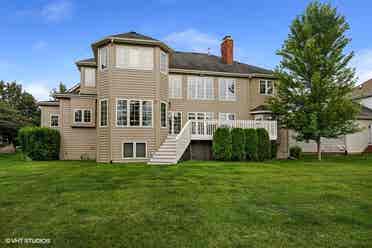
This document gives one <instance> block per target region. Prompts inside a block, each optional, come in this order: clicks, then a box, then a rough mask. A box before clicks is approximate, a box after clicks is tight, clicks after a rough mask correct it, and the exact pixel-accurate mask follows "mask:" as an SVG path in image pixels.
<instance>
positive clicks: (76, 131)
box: [40, 32, 287, 163]
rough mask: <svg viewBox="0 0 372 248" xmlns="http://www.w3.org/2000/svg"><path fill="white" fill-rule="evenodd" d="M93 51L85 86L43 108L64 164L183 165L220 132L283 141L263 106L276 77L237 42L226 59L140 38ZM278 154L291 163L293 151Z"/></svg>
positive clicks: (227, 41)
mask: <svg viewBox="0 0 372 248" xmlns="http://www.w3.org/2000/svg"><path fill="white" fill-rule="evenodd" d="M92 51H93V55H94V57H93V58H89V59H84V60H80V61H78V62H76V65H77V67H78V69H79V71H80V72H81V78H80V83H79V84H77V85H76V86H74V87H73V88H72V89H70V90H69V91H68V92H67V93H65V94H57V95H56V98H57V100H56V101H52V102H50V101H48V102H40V107H41V111H42V118H41V120H42V121H41V123H42V124H41V125H42V126H48V127H54V128H58V129H59V130H60V132H61V137H62V139H61V147H62V149H61V154H60V158H61V159H83V158H89V159H96V160H97V161H98V162H133V161H151V162H152V163H176V162H177V161H178V160H179V159H180V158H181V157H182V156H184V157H185V154H184V153H185V151H186V150H187V152H186V153H188V155H189V157H190V156H191V157H192V158H200V157H199V155H200V156H202V157H203V155H205V154H206V153H210V147H211V139H212V135H213V132H214V130H215V129H216V128H217V127H218V126H221V125H229V126H237V127H253V128H257V127H264V128H266V129H267V130H268V131H269V135H270V138H271V139H272V140H276V139H277V136H278V135H277V130H276V122H275V121H268V120H269V119H271V116H270V112H269V111H268V110H267V109H266V108H265V107H264V105H265V102H266V100H267V99H268V98H269V97H270V96H272V95H273V94H274V87H273V86H274V81H273V80H274V77H273V74H272V71H270V70H266V69H262V68H259V67H256V66H251V65H247V64H244V63H240V62H236V61H234V60H233V40H232V38H231V37H230V36H226V37H224V39H223V41H222V43H221V57H219V56H215V55H210V54H207V53H194V52H178V51H174V50H172V49H171V48H170V47H169V46H168V45H166V44H165V43H163V42H162V41H159V40H156V39H153V38H151V37H148V36H144V35H142V34H138V33H136V32H129V33H124V34H119V35H111V36H108V37H106V38H103V39H101V40H99V41H97V42H95V43H93V44H92ZM255 119H257V120H260V121H254V120H255ZM282 139H283V140H285V139H286V137H284V136H283V137H282ZM284 143H285V142H284ZM284 143H283V144H284ZM193 148H195V149H193ZM279 150H280V151H281V152H282V153H283V154H284V155H283V156H286V152H287V146H285V147H283V148H280V149H279Z"/></svg>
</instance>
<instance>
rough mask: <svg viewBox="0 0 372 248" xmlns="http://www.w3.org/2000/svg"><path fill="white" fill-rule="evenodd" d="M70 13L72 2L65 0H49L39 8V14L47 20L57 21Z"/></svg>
mask: <svg viewBox="0 0 372 248" xmlns="http://www.w3.org/2000/svg"><path fill="white" fill-rule="evenodd" d="M71 13H72V4H71V2H69V1H67V0H59V1H54V2H51V3H49V4H47V5H45V6H43V7H42V9H41V15H42V16H43V17H45V18H46V20H47V21H51V22H58V21H61V20H63V19H65V18H67V17H69V16H70V15H71Z"/></svg>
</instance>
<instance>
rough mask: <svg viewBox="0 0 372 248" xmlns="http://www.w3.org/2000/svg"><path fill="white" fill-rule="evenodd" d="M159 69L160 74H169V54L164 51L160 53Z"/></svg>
mask: <svg viewBox="0 0 372 248" xmlns="http://www.w3.org/2000/svg"><path fill="white" fill-rule="evenodd" d="M159 57H160V58H159V69H160V72H161V73H163V74H168V67H169V58H168V54H167V53H166V52H164V51H160V56H159ZM162 58H165V61H162ZM163 67H164V68H163Z"/></svg>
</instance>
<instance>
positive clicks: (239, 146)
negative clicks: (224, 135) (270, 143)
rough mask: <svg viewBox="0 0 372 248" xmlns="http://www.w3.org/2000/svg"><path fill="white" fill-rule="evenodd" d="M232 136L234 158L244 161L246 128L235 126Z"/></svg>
mask: <svg viewBox="0 0 372 248" xmlns="http://www.w3.org/2000/svg"><path fill="white" fill-rule="evenodd" d="M231 138H232V160H235V161H242V160H244V159H245V135H244V129H242V128H233V129H232V130H231Z"/></svg>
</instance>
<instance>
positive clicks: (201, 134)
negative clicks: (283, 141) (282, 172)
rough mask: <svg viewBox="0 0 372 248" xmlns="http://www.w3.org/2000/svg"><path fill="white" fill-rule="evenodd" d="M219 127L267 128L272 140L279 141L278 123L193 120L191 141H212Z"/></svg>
mask: <svg viewBox="0 0 372 248" xmlns="http://www.w3.org/2000/svg"><path fill="white" fill-rule="evenodd" d="M219 127H229V128H237V127H240V128H265V129H266V130H267V132H268V133H269V137H270V140H276V139H277V123H276V121H254V120H235V121H219V120H208V121H207V120H206V121H197V120H191V139H193V140H211V139H212V138H213V134H214V132H215V131H216V129H217V128H219Z"/></svg>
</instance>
